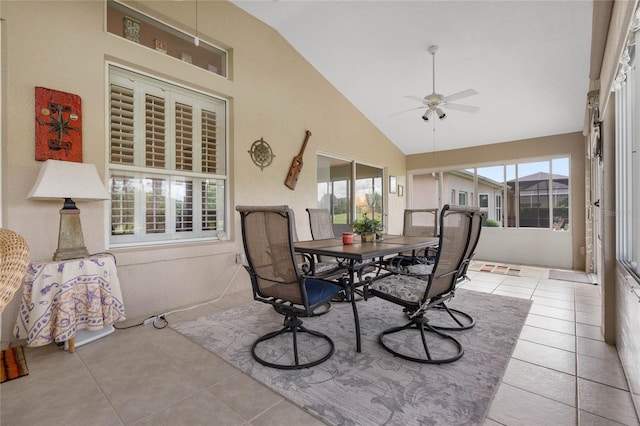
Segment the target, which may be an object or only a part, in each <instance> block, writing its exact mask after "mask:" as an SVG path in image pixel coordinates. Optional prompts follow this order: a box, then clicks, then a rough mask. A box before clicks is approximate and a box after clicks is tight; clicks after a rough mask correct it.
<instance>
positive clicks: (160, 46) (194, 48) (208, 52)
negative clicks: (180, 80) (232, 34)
mask: <svg viewBox="0 0 640 426" xmlns="http://www.w3.org/2000/svg"><path fill="white" fill-rule="evenodd" d="M119 1H120V0H115V1H114V0H108V1H107V32H109V33H111V34H115V35H117V36H119V37H123V38H126V39H127V40H130V41H132V42H134V43H138V44H139V45H141V46H146V47H148V48H151V49H154V50H156V51H157V52H158V53H159V54H162V55H167V56H172V57H174V58H177V59H180V60H182V61H184V62H187V63H189V64H192V65H193V66H197V67H200V68H203V69H205V70H207V71H210V72H212V73H214V74H218V75H220V76H222V77H227V52H226V51H224V50H222V49H220V48H218V47H216V46H213V45H211V44H209V43H206V42H205V41H203V40H198V44H197V45H196V44H195V43H194V36H193V35H191V34H188V33H185V32H183V31H180V30H178V29H176V28H174V27H172V26H170V25H168V24H166V23H164V22H160V21H158V20H156V19H154V18H151V17H149V16H147V15H145V14H143V13H140V12H138V11H136V10H134V9H131V8H130V7H127V6H125V5H123V4H120V3H119Z"/></svg>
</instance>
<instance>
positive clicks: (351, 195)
mask: <svg viewBox="0 0 640 426" xmlns="http://www.w3.org/2000/svg"><path fill="white" fill-rule="evenodd" d="M317 164H318V171H317V173H318V175H317V177H318V207H319V208H326V209H329V211H330V212H331V215H332V217H333V231H334V234H336V235H339V234H340V233H342V232H343V231H349V230H351V224H352V223H353V221H354V220H355V219H356V218H360V217H362V216H363V215H364V214H367V215H368V216H369V217H375V218H376V219H378V220H380V221H382V220H383V213H384V200H383V197H382V194H383V182H384V179H383V177H384V170H383V169H382V168H380V167H375V166H370V165H366V164H361V163H358V162H356V161H352V160H345V159H340V158H334V157H329V156H326V155H318V161H317Z"/></svg>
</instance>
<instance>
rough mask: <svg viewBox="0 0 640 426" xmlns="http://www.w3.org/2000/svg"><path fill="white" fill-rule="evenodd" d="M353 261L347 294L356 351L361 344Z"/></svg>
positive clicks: (359, 348)
mask: <svg viewBox="0 0 640 426" xmlns="http://www.w3.org/2000/svg"><path fill="white" fill-rule="evenodd" d="M354 266H355V261H354V260H351V262H350V267H349V296H350V299H351V307H352V308H353V320H354V322H355V326H356V352H362V344H361V342H360V319H359V318H358V308H357V307H356V296H355V292H356V282H355V277H354V271H353V270H354Z"/></svg>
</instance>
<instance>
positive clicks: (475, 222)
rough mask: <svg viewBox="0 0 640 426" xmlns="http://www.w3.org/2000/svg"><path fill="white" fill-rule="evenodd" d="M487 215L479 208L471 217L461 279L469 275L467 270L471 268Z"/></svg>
mask: <svg viewBox="0 0 640 426" xmlns="http://www.w3.org/2000/svg"><path fill="white" fill-rule="evenodd" d="M485 216H486V213H485V212H481V211H480V210H479V209H478V210H477V211H474V213H473V217H472V218H471V235H470V236H469V245H468V246H467V251H466V252H465V254H464V260H463V263H462V268H461V271H460V276H459V278H460V279H462V278H465V277H466V276H467V270H468V269H469V264H470V263H471V259H472V258H473V256H474V255H475V254H476V247H477V246H478V241H480V232H481V231H482V223H483V222H484V218H485Z"/></svg>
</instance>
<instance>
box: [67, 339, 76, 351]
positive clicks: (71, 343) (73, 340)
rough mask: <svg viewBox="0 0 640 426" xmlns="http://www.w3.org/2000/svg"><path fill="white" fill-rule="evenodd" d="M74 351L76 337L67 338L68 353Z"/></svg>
mask: <svg viewBox="0 0 640 426" xmlns="http://www.w3.org/2000/svg"><path fill="white" fill-rule="evenodd" d="M75 351H76V338H75V337H72V338H71V339H69V353H70V354H72V353H74V352H75Z"/></svg>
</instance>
